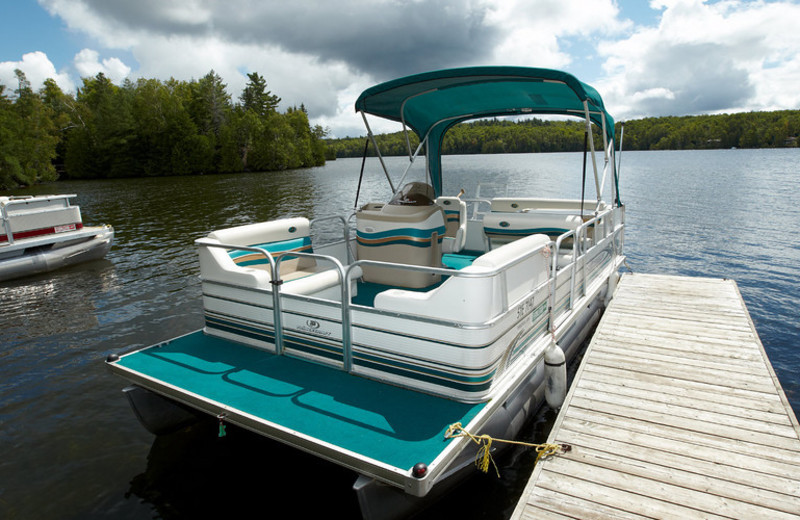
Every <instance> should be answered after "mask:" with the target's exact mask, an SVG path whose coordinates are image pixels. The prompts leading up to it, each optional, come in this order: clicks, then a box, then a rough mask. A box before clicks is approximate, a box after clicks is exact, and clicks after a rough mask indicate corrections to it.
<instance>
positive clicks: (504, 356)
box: [107, 67, 624, 518]
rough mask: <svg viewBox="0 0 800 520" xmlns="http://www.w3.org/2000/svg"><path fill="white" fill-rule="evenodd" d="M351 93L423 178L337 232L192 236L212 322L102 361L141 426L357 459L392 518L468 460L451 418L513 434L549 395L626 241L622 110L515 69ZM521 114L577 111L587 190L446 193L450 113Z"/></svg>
mask: <svg viewBox="0 0 800 520" xmlns="http://www.w3.org/2000/svg"><path fill="white" fill-rule="evenodd" d="M356 109H357V110H358V111H359V112H360V113H361V114H362V115H363V116H364V121H365V122H367V117H366V116H367V115H371V116H377V117H381V118H385V119H389V120H393V121H398V122H400V123H401V124H402V125H403V127H404V129H406V132H408V131H409V130H410V131H413V132H415V133H416V135H417V136H418V137H419V142H420V145H419V146H418V147H417V148H416V150H412V149H411V145H410V143H411V140H410V139H408V142H409V157H410V159H411V162H414V161H415V160H418V159H420V157H422V159H423V160H424V161H425V169H424V170H425V175H426V178H425V179H421V180H417V181H415V182H410V183H407V184H403V186H400V187H395V186H394V184H393V183H392V181H391V180H390V181H389V183H390V185H391V193H390V195H389V196H387V198H386V200H384V201H380V202H370V203H366V204H363V205H361V206H360V207H358V209H357V210H356V211H354V213H353V214H352V215H349V216H343V217H337V218H336V219H335V220H333V222H337V223H339V225H340V226H341V231H340V233H341V234H340V235H339V237H340V238H339V239H338V240H332V241H331V240H329V241H327V242H326V241H322V240H320V239H319V237H318V235H317V233H316V231H315V228H316V227H317V226H320V225H322V224H320V223H321V222H322V221H323V220H324V222H325V223H326V224H327V225H330V223H331V222H332V221H331V220H330V219H328V220H325V219H317V220H314V221H309V220H307V219H306V218H304V217H300V216H292V217H287V218H282V219H279V220H276V221H271V222H262V223H253V224H249V225H245V226H240V227H235V228H229V229H220V230H217V231H214V232H212V233H210V234H209V235H208V236H206V237H203V238H200V239H198V240H197V242H196V243H197V246H198V248H199V255H200V277H201V279H202V290H203V306H204V312H205V327H204V328H203V329H202V330H199V331H196V332H194V333H190V334H188V335H185V336H181V337H179V338H175V339H173V340H170V341H168V342H165V343H162V344H158V345H154V346H151V347H147V348H144V349H139V350H135V351H133V352H130V353H127V354H122V355H111V356H109V358H108V360H107V363H108V365H109V366H110V368H111V369H112V370H113V371H114V372H115V373H118V374H119V375H121V376H122V377H124V378H126V379H128V380H129V381H131V382H133V383H134V386H132V387H129V388H127V389H126V391H127V392H126V393H127V395H128V397H129V399H130V401H131V403H132V405H133V406H134V409H135V410H136V413H137V415H138V416H139V417H140V419H142V422H143V423H144V424H145V425H147V426H148V427H149V428H150V429H151V430H152V431H163V429H165V428H167V427H169V426H170V425H174V424H178V423H179V422H180V421H181V420H182V419H183V418H185V417H188V416H191V413H192V412H193V411H194V412H196V411H200V412H203V413H205V414H209V415H211V416H214V417H217V418H219V420H220V421H221V422H224V423H231V424H236V425H239V426H242V427H244V428H247V429H250V430H253V431H255V432H258V433H260V434H263V435H265V436H267V437H270V438H272V439H276V440H278V441H280V442H283V443H286V444H289V445H291V446H294V447H296V448H298V449H301V450H305V451H307V452H310V453H313V454H316V455H318V456H319V457H321V458H323V459H327V460H329V461H332V462H334V463H336V464H339V465H342V466H345V467H348V468H351V469H352V470H354V471H355V472H356V473H357V474H358V475H359V476H358V478H357V479H356V481H355V483H354V490H355V492H356V493H357V494H358V497H359V501H360V504H361V508H362V513H363V515H364V517H365V518H392V517H402V516H405V515H406V513H407V512H408V511H410V510H411V509H413V508H415V507H417V506H419V505H420V504H422V503H424V502H425V500H426V499H428V498H429V497H432V496H435V495H438V494H441V492H443V491H445V490H446V489H447V488H448V487H450V486H451V485H452V484H453V483H455V482H457V481H458V479H459V475H463V474H464V473H465V471H467V472H468V471H474V468H472V467H471V466H472V463H473V461H474V457H475V449H476V448H475V446H474V444H472V443H471V442H470V441H469V439H466V438H448V437H446V435H445V433H446V432H447V430H448V428H449V427H450V426H451V425H454V424H456V423H460V424H461V425H462V427H463V429H464V430H465V431H468V432H471V433H474V434H487V435H491V436H493V437H495V438H502V439H513V438H514V437H515V436H516V435H517V434H518V433H519V430H520V428H521V426H522V424H523V423H524V422H525V420H526V418H527V417H529V416H530V415H531V414H533V413H535V412H536V410H537V409H538V408H539V407H540V405H542V403H543V402H544V401H545V395H547V397H548V402H549V403H550V405H551V406H553V407H556V408H557V407H558V406H560V403H561V400H562V399H563V397H564V392H565V390H566V389H565V379H564V376H563V364H564V360H565V359H566V360H567V361H568V360H570V359H571V358H572V357H573V356H574V355H575V353H576V351H577V350H578V348H579V347H580V346H581V345H582V344H583V343H584V341H585V339H586V338H587V336H588V335H589V334H590V333H591V330H592V328H593V326H594V324H595V323H596V322H597V320H598V318H599V316H600V315H601V313H602V311H603V309H604V306H605V304H606V302H607V300H608V299H609V298H610V297H611V296H612V295H613V291H614V288H615V284H616V281H617V278H618V270H619V268H620V266H621V265H622V262H623V259H624V257H623V254H622V245H623V230H624V212H623V207H622V205H621V204H620V202H619V196H618V181H617V172H616V168H615V157H614V121H613V119H612V118H611V116H609V115H608V114H607V113H606V111H605V108H604V106H603V102H602V100H601V98H600V96H599V95H598V94H597V92H596V91H595V90H594V89H593V88H592V87H590V86H588V85H586V84H584V83H581V82H580V81H578V80H577V79H575V78H574V77H573V76H571V75H569V74H566V73H563V72H558V71H552V70H545V69H531V68H519V67H477V68H465V69H454V70H444V71H437V72H431V73H425V74H419V75H414V76H409V77H405V78H401V79H397V80H394V81H390V82H388V83H383V84H380V85H377V86H375V87H373V88H370V89H368V90H366V91H365V92H364V93H363V94H362V95H361V96H360V97H359V98H358V101H357V102H356ZM527 114H544V115H547V116H549V115H569V116H575V117H578V118H581V119H583V120H584V121H585V124H586V128H587V131H588V137H589V139H588V142H589V147H588V151H589V155H590V156H591V160H590V161H584V164H585V165H586V164H587V163H588V164H590V166H589V167H590V168H591V169H592V173H593V176H594V185H595V187H596V191H597V196H596V197H593V198H592V199H591V200H569V199H545V198H542V197H537V196H536V194H535V193H534V194H531V195H532V196H531V197H523V196H518V197H502V198H492V199H480V200H478V199H476V198H475V197H474V196H473V198H470V196H469V195H464V194H446V193H442V177H443V176H444V175H446V172H443V171H442V162H441V146H442V140H443V138H444V135H445V133H446V132H447V130H448V129H449V128H451V127H452V126H453V125H456V124H458V123H460V122H462V121H467V120H471V119H476V118H487V117H497V116H514V115H517V116H519V115H527ZM593 125H594V127H595V128H596V130H597V132H596V133H593V132H592V126H593ZM367 128H368V131H369V125H367ZM370 136H372V134H371V132H370ZM595 139H597V140H598V141H599V142H601V143H597V144H596V143H595ZM373 144H374V139H373ZM598 144H601V145H602V146H601V147H602V150H600V151H598V150H596V148H600V146H598ZM422 151H424V152H425V153H424V156H422V154H421V152H422ZM595 155H600V156H601V157H602V160H600V161H598V160H597V159H596V158H595ZM386 176H387V179H391V175H390V173H389V172H386ZM579 177H580V172H578V175H576V178H579ZM488 181H489V182H491V179H488ZM606 183H610V191H611V194H612V196H611V200H610V201H605V200H603V198H602V196H601V193H603V191H604V187H605V185H606ZM476 206H477V207H476ZM546 360H547V361H548V363H547V365H549V366H548V367H546V362H545V361H546ZM546 379H548V380H551V381H554V382H555V383H554V384H551V385H550V386H548V385H546V383H545V381H546Z"/></svg>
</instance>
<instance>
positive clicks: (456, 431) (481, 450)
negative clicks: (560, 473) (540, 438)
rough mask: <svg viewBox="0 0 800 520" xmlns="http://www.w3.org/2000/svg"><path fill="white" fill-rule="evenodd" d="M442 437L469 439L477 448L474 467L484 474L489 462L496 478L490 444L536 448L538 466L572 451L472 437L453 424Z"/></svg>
mask: <svg viewBox="0 0 800 520" xmlns="http://www.w3.org/2000/svg"><path fill="white" fill-rule="evenodd" d="M444 437H445V439H453V438H456V437H467V438H469V439H470V440H471V441H472V442H474V443H475V444H477V445H478V446H479V447H478V453H477V454H476V455H475V465H476V466H477V467H478V469H480V470H481V471H483V472H484V473H486V472H488V471H489V462H491V463H492V466H494V471H495V473H497V476H498V477H499V476H500V470H498V469H497V464H495V462H494V459H493V458H492V453H491V452H492V442H495V441H496V442H505V443H507V444H519V445H522V446H530V447H532V448H536V462H535V463H534V465H536V464H538V463H539V461H540V460H541V459H544V458H546V457H549V456H550V455H555V454H556V453H566V452H568V451H570V450H571V449H572V447H571V446H570V445H569V444H550V443H544V444H533V443H530V442H521V441H509V440H503V439H492V438H491V437H490V436H489V435H473V434H472V433H470V432H468V431H466V430H465V429H464V428H463V427H462V426H461V423H454V424H451V425H450V426H448V427H447V431H446V432H444Z"/></svg>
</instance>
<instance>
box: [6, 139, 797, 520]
mask: <svg viewBox="0 0 800 520" xmlns="http://www.w3.org/2000/svg"><path fill="white" fill-rule="evenodd" d="M389 162H390V163H392V164H393V165H395V166H402V165H403V163H404V160H403V159H399V158H390V159H389ZM581 163H582V156H581V155H580V154H546V155H502V156H452V157H445V158H444V167H445V170H447V171H454V172H458V173H457V174H456V175H454V176H451V177H449V178H448V179H449V180H448V182H447V183H446V186H445V188H446V191H447V192H448V193H453V194H455V193H456V192H457V191H458V189H460V188H462V187H463V188H465V189H466V190H467V195H468V196H471V195H474V194H475V190H476V189H477V184H478V182H477V179H478V178H483V179H484V183H485V182H487V180H488V182H491V183H495V184H497V185H506V186H507V187H508V190H509V193H515V192H516V190H517V189H518V188H519V192H521V193H526V194H527V193H529V189H530V188H536V189H538V192H537V193H538V194H539V195H540V196H551V195H557V194H559V191H558V190H554V189H552V187H553V186H555V187H557V188H560V187H563V186H570V188H569V190H568V193H566V195H568V196H576V197H577V196H580V178H581V177H580V170H581ZM798 164H800V150H797V149H789V150H723V151H682V152H674V151H673V152H670V151H664V152H626V153H624V154H623V158H622V171H621V174H622V179H621V182H620V189H621V194H622V200H623V202H624V203H625V204H626V212H627V214H626V215H627V216H626V218H627V230H626V244H625V251H626V254H627V255H628V261H627V263H628V266H629V267H630V269H631V270H633V272H640V273H663V274H678V275H691V276H709V277H718V278H732V279H734V280H736V282H737V283H738V285H739V288H740V290H741V292H742V295H743V296H744V299H745V301H746V303H747V306H748V309H749V311H750V314H751V316H752V318H753V321H754V322H755V325H756V329H757V331H758V333H759V335H760V338H761V341H762V343H763V344H764V347H765V349H766V351H767V353H768V354H769V357H770V359H771V361H772V365H773V367H774V368H775V371H776V372H777V375H778V378H779V379H780V381H781V384H782V385H783V388H784V391H785V392H786V394H787V396H788V398H789V401H790V402H791V404H792V406H793V407H794V409H795V411H798V410H800V348H799V347H798V342H799V341H800V313H798V304H800V291H798V283H797V282H798V280H799V279H800V234H798V233H797V230H796V229H795V227H796V214H797V211H798V208H800V172H799V171H798V166H797V165H798ZM360 166H361V162H360V160H357V159H343V160H338V161H334V162H330V163H328V165H326V166H325V167H322V168H313V169H308V170H301V171H293V172H280V173H253V174H239V175H210V176H203V177H189V178H179V177H175V178H160V179H125V180H114V181H99V182H98V181H94V182H90V181H80V182H74V181H68V182H59V183H55V184H50V185H44V186H37V187H33V188H30V189H26V190H17V191H14V192H12V193H13V194H19V195H22V194H43V193H76V194H78V198H77V203H78V204H79V205H80V206H81V210H82V213H83V216H84V221H85V222H86V223H87V224H100V223H110V224H112V225H113V226H114V228H115V230H116V240H115V244H114V247H113V248H112V250H111V252H110V253H109V255H108V256H107V258H106V259H104V260H102V261H97V262H92V263H88V264H84V265H81V266H75V267H73V268H69V269H65V270H62V271H59V272H54V273H50V274H47V275H41V276H36V277H33V278H28V279H23V280H19V281H15V282H6V283H0V446H2V453H3V457H2V458H1V459H0V518H7V519H16V518H19V519H29V518H37V519H45V520H47V519H92V518H115V519H116V518H120V519H149V518H167V519H172V518H192V517H196V516H198V517H204V518H205V517H209V516H211V515H226V516H227V517H236V516H237V513H242V512H256V513H257V514H264V515H273V514H275V513H277V512H279V511H280V510H281V509H282V507H281V506H280V505H279V504H281V503H282V502H284V503H288V504H289V505H290V507H291V508H292V510H293V511H295V513H296V514H294V515H293V516H296V517H298V518H303V517H306V516H311V515H315V514H316V515H320V514H325V515H330V514H336V515H337V516H341V517H345V518H347V517H357V515H358V512H357V511H358V510H357V505H356V504H355V502H354V501H353V499H352V496H351V494H350V491H349V490H350V486H351V484H352V478H353V477H352V475H351V474H350V473H349V472H347V471H343V470H340V469H338V468H335V467H332V466H331V465H328V464H326V463H322V462H319V461H317V460H315V459H313V458H311V457H309V456H307V455H303V454H301V453H298V452H295V451H293V450H288V449H285V448H282V447H280V446H278V445H276V444H274V443H272V442H270V441H267V440H265V439H261V438H259V437H257V436H255V435H253V434H250V433H248V432H244V431H240V430H237V429H230V428H229V434H228V436H227V437H225V438H223V439H219V438H217V436H216V430H215V428H216V426H215V425H214V424H213V423H210V424H201V425H198V426H197V427H194V428H192V429H190V430H187V431H183V432H179V433H176V434H173V435H170V436H166V437H161V438H158V439H155V438H154V437H153V436H152V435H150V434H149V433H147V432H146V431H145V430H144V429H143V428H142V427H141V426H140V425H139V424H138V422H137V421H136V419H135V418H134V416H133V414H132V412H131V410H130V409H129V407H128V405H127V402H126V401H125V399H124V397H123V395H122V393H121V392H120V390H121V388H122V387H123V386H124V385H125V382H124V381H123V380H121V379H119V378H117V377H115V376H113V375H111V374H110V373H109V372H108V371H107V369H106V368H105V365H104V359H105V357H106V355H108V354H109V353H112V352H119V351H122V350H125V349H128V348H130V347H134V346H146V345H150V344H153V343H157V342H160V341H163V340H167V339H169V338H171V337H174V336H176V335H180V334H184V333H186V332H190V331H193V330H196V329H198V328H200V327H201V326H202V323H203V319H202V307H201V301H200V284H199V280H198V278H197V274H198V263H197V256H196V251H195V248H194V245H193V241H194V240H195V239H196V238H199V237H201V236H203V235H204V234H206V233H208V232H209V231H211V230H213V229H216V228H222V227H229V226H234V225H238V224H244V223H249V222H254V221H263V220H268V219H272V218H276V217H279V216H287V215H307V216H311V217H318V216H324V215H330V214H335V213H341V212H344V211H348V210H350V209H351V208H352V207H353V205H354V201H355V191H356V187H357V185H358V173H359V169H360ZM367 170H368V173H367V176H366V178H365V180H364V182H363V184H362V186H361V198H360V201H361V202H365V201H367V200H385V198H386V183H385V179H383V178H382V176H381V175H380V174H378V172H377V168H376V165H375V164H374V163H370V164H369V165H368V168H367ZM531 173H533V174H535V175H531ZM587 187H588V188H587V193H592V192H593V190H594V186H593V181H589V182H587ZM522 188H524V189H522ZM481 189H482V193H483V194H484V195H485V194H487V190H489V189H490V187H487V186H486V185H482V187H481ZM493 189H499V188H497V187H494V188H493ZM560 193H561V194H562V195H563V194H564V192H563V191H562V192H560ZM552 420H553V414H552V412H548V413H543V414H541V415H540V416H538V417H536V418H535V419H534V420H532V421H531V422H530V424H529V425H528V426H527V427H526V430H525V434H524V436H525V438H527V439H530V440H532V441H534V442H542V441H544V439H545V438H546V436H547V432H548V429H549V427H550V425H551V423H552ZM532 460H533V454H532V453H531V451H530V450H529V449H525V448H519V449H514V450H511V451H510V452H508V453H506V454H505V455H504V456H503V457H501V458H500V460H498V465H499V466H500V471H501V473H502V475H503V477H504V478H503V479H502V480H498V479H497V478H496V476H494V475H482V474H476V477H475V478H473V479H471V480H470V481H469V482H468V483H467V484H465V485H464V486H463V487H462V488H460V489H459V490H458V491H457V492H456V493H454V494H453V495H452V496H450V497H449V498H448V499H447V500H446V501H444V502H442V503H440V504H439V505H438V506H437V507H436V508H434V509H433V510H431V511H428V512H427V513H426V514H425V515H424V516H423V518H441V517H443V516H445V515H447V516H454V517H457V518H462V519H474V518H483V519H504V518H507V517H508V516H509V515H510V514H511V512H512V511H513V508H514V506H515V504H516V500H517V498H518V497H519V494H520V492H521V491H522V488H523V487H524V485H525V483H526V481H527V477H528V475H529V473H530V470H531V467H532ZM320 478H324V479H325V485H324V486H320ZM307 492H310V493H313V496H312V497H311V498H309V497H308V495H307V494H306V493H307Z"/></svg>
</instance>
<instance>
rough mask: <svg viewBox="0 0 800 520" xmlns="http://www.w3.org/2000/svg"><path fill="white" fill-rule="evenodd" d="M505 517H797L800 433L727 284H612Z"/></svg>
mask: <svg viewBox="0 0 800 520" xmlns="http://www.w3.org/2000/svg"><path fill="white" fill-rule="evenodd" d="M548 442H556V443H566V444H569V445H571V447H572V449H571V451H569V452H567V453H564V454H560V455H557V456H555V457H551V458H549V459H546V460H545V461H543V462H542V463H540V464H538V465H537V466H536V468H535V469H534V472H533V475H532V476H531V479H530V481H529V483H528V485H527V487H526V489H525V491H524V492H523V494H522V497H521V499H520V501H519V503H518V505H517V508H516V510H515V511H514V514H513V516H512V518H513V519H514V520H520V519H525V518H537V519H542V518H583V519H588V518H612V517H613V518H679V519H686V518H770V519H778V518H795V519H797V518H800V427H798V423H797V419H796V417H795V414H794V412H793V411H792V409H791V407H790V405H789V404H788V401H787V400H786V397H785V395H784V393H783V390H782V389H781V387H780V384H779V382H778V380H777V378H776V376H775V373H774V372H773V370H772V366H771V365H770V362H769V360H768V358H767V356H766V353H765V352H764V348H763V346H762V345H761V342H760V340H759V339H758V335H757V334H756V331H755V328H754V326H753V323H752V321H751V319H750V316H749V314H748V312H747V309H746V307H745V305H744V301H743V300H742V298H741V295H740V294H739V291H738V288H737V286H736V284H735V282H733V281H731V280H720V279H703V278H684V277H672V276H654V275H643V274H634V275H625V276H623V278H622V281H621V282H620V284H619V287H618V291H617V293H616V295H615V297H614V299H613V300H612V303H611V304H610V306H609V308H608V310H607V311H606V313H605V315H604V316H603V318H602V320H601V322H600V324H599V326H598V329H597V331H596V333H595V336H594V338H593V340H592V342H591V344H590V345H589V347H588V350H587V352H586V354H585V356H584V360H583V362H582V365H581V367H580V368H579V370H578V373H577V374H576V377H575V381H574V383H573V384H572V387H571V389H570V393H569V395H568V396H567V400H566V402H565V403H564V406H563V407H562V409H561V412H560V414H559V416H558V418H557V420H556V423H555V425H554V427H553V429H552V431H551V434H550V438H549V440H548Z"/></svg>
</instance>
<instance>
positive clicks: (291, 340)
mask: <svg viewBox="0 0 800 520" xmlns="http://www.w3.org/2000/svg"><path fill="white" fill-rule="evenodd" d="M205 317H206V326H207V327H208V328H210V329H215V330H219V331H222V332H227V333H230V334H234V335H238V336H242V337H243V338H249V339H254V340H257V341H263V342H267V343H274V341H275V333H274V330H273V329H271V328H259V327H253V326H248V325H243V324H241V323H238V322H233V321H230V320H225V319H224V318H222V317H220V316H218V315H210V314H208V313H206V316H205ZM284 347H285V348H286V349H287V351H295V352H297V353H302V354H306V355H314V356H320V357H323V358H326V359H329V360H331V361H335V362H339V363H341V362H342V349H341V345H340V344H330V343H323V342H318V341H314V340H313V339H311V338H309V337H307V336H302V337H300V336H298V335H295V334H292V333H291V332H289V331H285V332H284ZM353 357H354V359H353V362H354V363H355V364H356V365H357V366H363V367H365V368H372V369H374V370H379V371H382V372H386V373H389V374H393V375H398V376H402V377H405V378H408V379H411V380H415V381H421V382H426V383H432V384H435V385H438V386H441V387H443V388H446V389H452V390H459V391H467V392H480V391H484V390H486V389H488V388H489V386H491V382H492V378H493V377H494V374H495V370H494V369H491V371H490V372H489V373H488V374H485V375H484V374H482V375H481V376H479V377H474V376H469V375H464V374H458V373H455V372H453V371H446V370H437V369H434V368H430V367H425V366H421V365H415V364H413V363H404V362H402V361H398V360H395V359H389V358H386V357H382V356H377V355H374V354H366V353H364V352H356V353H354V356H353ZM453 370H463V369H460V368H459V367H453ZM478 370H485V369H478Z"/></svg>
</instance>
